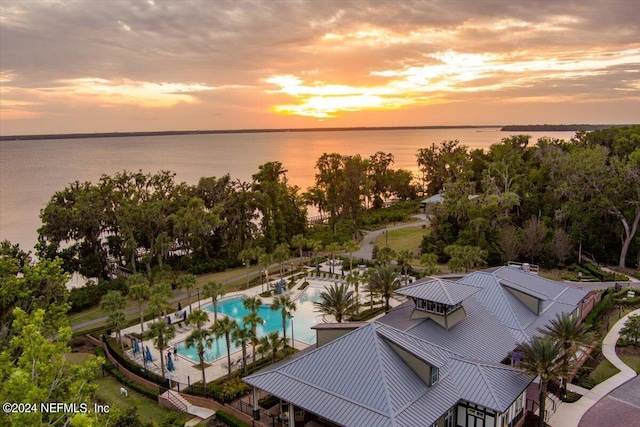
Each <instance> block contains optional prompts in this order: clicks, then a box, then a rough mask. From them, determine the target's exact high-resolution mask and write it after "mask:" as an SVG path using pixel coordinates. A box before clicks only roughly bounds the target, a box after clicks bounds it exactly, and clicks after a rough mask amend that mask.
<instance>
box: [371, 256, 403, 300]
mask: <svg viewBox="0 0 640 427" xmlns="http://www.w3.org/2000/svg"><path fill="white" fill-rule="evenodd" d="M399 287H400V280H399V278H398V273H396V272H395V271H393V270H392V269H391V268H389V267H386V266H384V265H379V266H377V267H376V268H374V269H373V270H371V273H370V276H369V290H370V291H371V292H372V293H373V292H375V293H379V294H380V295H382V297H383V298H384V303H385V310H386V311H389V308H390V306H389V299H391V296H392V295H393V292H394V291H395V290H396V289H398V288H399Z"/></svg>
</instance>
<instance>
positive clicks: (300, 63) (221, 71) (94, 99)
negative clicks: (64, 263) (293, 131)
mask: <svg viewBox="0 0 640 427" xmlns="http://www.w3.org/2000/svg"><path fill="white" fill-rule="evenodd" d="M639 16H640V2H638V1H636V0H628V1H625V0H620V1H613V0H609V1H607V0H600V1H595V0H594V1H589V0H563V1H551V0H549V1H534V0H528V1H516V0H510V1H489V0H474V1H455V0H453V1H452V0H441V1H438V0H434V1H422V2H421V1H416V2H409V1H400V2H396V1H365V0H353V1H324V0H317V1H293V0H286V1H219V0H212V1H179V0H169V1H163V0H146V1H145V0H136V1H133V0H131V1H125V0H76V1H72V0H69V1H65V0H60V1H56V0H22V1H12V0H2V1H1V2H0V134H1V135H12V134H42V133H75V132H117V131H161V130H196V129H238V128H242V129H246V128H296V127H348V126H420V125H485V124H486V125H502V124H544V123H548V124H559V123H638V122H640V19H639Z"/></svg>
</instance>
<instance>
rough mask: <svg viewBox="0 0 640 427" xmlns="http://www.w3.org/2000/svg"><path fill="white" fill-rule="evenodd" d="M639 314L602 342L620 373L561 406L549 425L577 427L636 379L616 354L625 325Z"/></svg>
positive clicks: (606, 353) (633, 312) (638, 311)
mask: <svg viewBox="0 0 640 427" xmlns="http://www.w3.org/2000/svg"><path fill="white" fill-rule="evenodd" d="M637 314H640V309H638V310H634V311H632V312H631V313H629V314H627V315H626V316H624V317H623V318H622V319H620V320H618V321H617V322H616V324H615V325H613V327H612V328H611V329H610V330H609V333H607V335H606V336H605V337H604V340H602V354H603V355H604V357H606V358H607V359H608V360H609V361H610V362H611V363H612V364H613V365H614V366H615V367H616V368H618V369H619V370H620V372H619V373H617V374H616V375H614V376H612V377H611V378H609V379H608V380H606V381H603V382H602V383H600V384H598V385H597V386H595V387H594V388H593V389H591V390H590V391H589V392H588V393H587V394H585V395H584V396H582V397H581V398H580V400H578V401H577V402H574V403H562V404H560V406H559V407H558V410H557V411H556V412H555V413H554V414H553V415H552V416H551V419H550V420H549V425H551V426H554V427H577V426H578V424H579V423H580V419H582V416H583V415H584V414H585V413H586V412H587V411H588V410H589V408H591V407H592V406H593V405H595V404H596V403H597V402H598V401H599V400H600V399H602V398H603V397H605V396H606V395H607V394H609V393H610V392H612V391H613V390H615V389H616V388H618V387H619V386H621V385H622V384H624V383H626V382H627V381H629V380H630V379H632V378H634V377H636V375H637V374H636V372H635V371H634V370H633V369H631V368H630V367H628V366H627V365H626V364H625V363H624V362H623V361H622V360H620V358H619V357H618V355H617V354H616V342H617V341H618V338H619V337H620V330H621V329H622V328H623V327H624V323H625V322H626V321H627V319H628V318H629V316H630V315H637Z"/></svg>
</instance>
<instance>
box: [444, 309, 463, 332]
mask: <svg viewBox="0 0 640 427" xmlns="http://www.w3.org/2000/svg"><path fill="white" fill-rule="evenodd" d="M465 317H467V313H466V312H465V311H464V307H460V308H459V309H457V310H456V311H454V312H453V313H449V314H448V315H447V316H446V322H447V329H449V328H452V327H454V326H455V325H457V324H458V323H460V322H461V321H463V320H464V319H465Z"/></svg>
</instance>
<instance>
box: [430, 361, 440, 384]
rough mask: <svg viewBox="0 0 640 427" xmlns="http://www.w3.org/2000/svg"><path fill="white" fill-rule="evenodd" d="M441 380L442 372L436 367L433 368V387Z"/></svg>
mask: <svg viewBox="0 0 640 427" xmlns="http://www.w3.org/2000/svg"><path fill="white" fill-rule="evenodd" d="M439 379H440V371H439V370H438V368H436V367H435V366H433V367H431V385H435V384H436V383H437V382H438V380H439Z"/></svg>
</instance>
